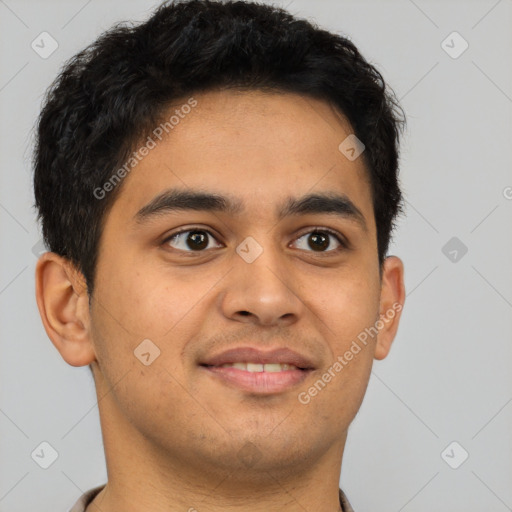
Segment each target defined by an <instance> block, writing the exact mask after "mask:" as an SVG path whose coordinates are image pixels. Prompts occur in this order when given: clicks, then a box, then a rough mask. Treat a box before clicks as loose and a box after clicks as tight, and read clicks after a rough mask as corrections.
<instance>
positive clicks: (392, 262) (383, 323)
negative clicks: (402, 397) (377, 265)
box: [374, 256, 405, 360]
mask: <svg viewBox="0 0 512 512" xmlns="http://www.w3.org/2000/svg"><path fill="white" fill-rule="evenodd" d="M404 302H405V287H404V265H403V263H402V260H401V259H400V258H397V257H396V256H388V257H387V258H386V259H385V260H384V264H383V270H382V281H381V292H380V309H379V316H380V318H379V321H378V329H379V334H378V336H377V343H376V345H375V354H374V357H375V359H378V360H380V359H384V358H385V357H386V356H387V355H388V353H389V350H390V349H391V344H392V343H393V340H394V339H395V335H396V332H397V330H398V324H399V322H400V316H401V314H402V309H403V306H404Z"/></svg>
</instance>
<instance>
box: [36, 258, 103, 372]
mask: <svg viewBox="0 0 512 512" xmlns="http://www.w3.org/2000/svg"><path fill="white" fill-rule="evenodd" d="M81 276H82V275H81V274H80V273H79V272H78V271H77V270H76V269H75V268H74V267H73V265H72V264H71V263H70V262H69V260H67V259H66V258H63V257H62V256H59V255H58V254H56V253H53V252H47V253H44V254H43V255H42V256H41V257H40V258H39V260H38V262H37V265H36V272H35V280H36V301H37V307H38V309H39V314H40V315H41V320H42V322H43V325H44V328H45V331H46V334H47V335H48V337H49V338H50V340H51V341H52V343H53V344H54V345H55V347H56V348H57V350H58V351H59V353H60V355H61V356H62V358H63V359H64V360H65V361H66V362H67V363H68V364H70V365H71V366H85V365H88V364H90V363H91V362H92V361H94V360H95V359H96V357H95V353H94V348H93V344H92V339H91V336H90V327H89V326H90V318H89V303H88V294H87V288H86V286H85V284H84V280H83V277H81Z"/></svg>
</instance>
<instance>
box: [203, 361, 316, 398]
mask: <svg viewBox="0 0 512 512" xmlns="http://www.w3.org/2000/svg"><path fill="white" fill-rule="evenodd" d="M200 368H203V369H204V370H206V371H208V372H209V373H210V374H211V375H213V376H214V377H217V378H219V379H220V380H222V381H223V382H225V383H226V384H231V385H233V386H235V387H237V388H239V389H242V390H244V391H250V392H252V393H262V394H270V393H279V392H282V391H286V390H289V389H291V388H293V387H295V386H297V384H300V383H301V382H303V381H304V380H305V379H306V378H307V376H308V375H309V374H310V373H311V372H312V370H283V371H281V372H248V371H246V370H240V369H238V368H230V367H221V366H201V367H200Z"/></svg>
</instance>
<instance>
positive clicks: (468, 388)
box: [0, 0, 512, 512]
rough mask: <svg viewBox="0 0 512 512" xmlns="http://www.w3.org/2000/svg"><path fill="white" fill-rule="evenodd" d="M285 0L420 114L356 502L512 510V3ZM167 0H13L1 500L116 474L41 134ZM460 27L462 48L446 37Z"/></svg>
mask: <svg viewBox="0 0 512 512" xmlns="http://www.w3.org/2000/svg"><path fill="white" fill-rule="evenodd" d="M276 3H277V4H278V5H282V6H288V8H289V10H290V11H291V12H292V13H294V14H297V15H300V16H304V17H307V18H314V19H315V20H316V21H317V22H318V23H319V24H320V25H323V26H324V27H326V28H329V29H331V30H333V31H336V32H341V33H343V34H345V35H349V36H350V37H351V39H352V40H353V41H354V42H355V43H356V45H358V47H359V48H360V50H361V51H362V52H363V54H364V55H365V56H366V57H367V58H368V59H369V60H370V61H371V62H372V63H374V64H376V65H377V67H378V69H379V70H380V71H381V72H382V73H383V75H384V77H385V78H386V79H387V81H388V82H389V84H390V85H391V86H392V87H393V88H394V89H395V91H396V93H397V96H398V97H399V98H400V99H401V100H402V105H403V107H404V108H405V110H406V113H407V115H408V129H407V135H406V137H405V139H404V143H403V153H402V163H401V179H402V185H403V189H404V193H405V197H406V200H407V216H406V217H405V218H404V219H402V220H401V221H400V222H399V226H398V231H397V233H396V237H395V241H394V244H393V245H392V247H391V253H393V254H397V255H398V256H400V257H401V258H402V259H403V261H404V263H405V268H406V273H405V280H406V288H407V293H408V295H407V300H406V305H405V309H404V313H403V316H402V322H401V326H400V328H399V332H398V335H397V338H396V340H395V343H394V345H393V348H392V351H391V353H390V355H389V357H388V358H387V359H385V360H383V361H378V362H375V365H374V369H373V374H372V377H371V380H370V384H369V387H368V392H367V395H366V397H365V400H364V402H363V405H362V408H361V410H360V412H359V413H358V415H357V417H356V419H355V420H354V422H353V424H352V426H351V428H350V433H349V438H348V443H347V447H346V452H345V457H344V462H343V470H342V478H341V486H342V488H343V489H344V490H345V491H346V493H347V494H348V496H349V499H350V501H351V502H352V505H353V506H354V508H355V510H356V512H370V511H371V512H376V511H379V512H398V511H405V512H423V511H425V512H426V511H431V510H436V511H439V512H444V511H447V512H448V511H450V512H457V511H463V510H464V511H465V512H482V511H486V512H488V511H496V512H501V511H506V510H512V485H511V484H512V403H511V402H512V372H511V371H510V368H511V363H512V321H511V318H512V286H511V285H512V265H511V264H510V263H511V255H512V236H511V233H512V229H511V228H512V188H507V187H512V171H511V169H512V167H511V163H512V162H511V160H512V157H511V151H510V147H511V143H512V138H511V135H512V116H511V111H512V71H511V67H510V63H511V62H512V28H511V27H512V25H511V22H512V0H500V1H496V0H485V1H483V0H482V1H464V2H462V1H460V2H457V1H443V2H442V1H427V0H415V1H412V0H400V1H381V2H376V1H360V2H355V1H340V0H338V1H329V0H321V1H315V2H313V1H306V0H293V1H291V2H290V0H283V1H282V2H276ZM154 5H156V2H154V1H149V0H138V1H133V0H132V1H123V2H121V1H111V2H100V1H99V0H92V1H89V2H87V1H85V0H72V1H66V2H64V1H44V2H36V1H22V0H18V1H16V0H5V1H0V38H1V44H0V56H1V58H0V63H1V75H0V122H1V137H0V158H1V167H0V219H1V220H0V235H1V241H2V242H1V253H0V337H1V338H0V339H1V357H0V379H1V388H0V393H1V395H0V397H1V403H0V406H1V408H0V454H1V455H0V512H7V511H9V512H22V511H23V512H26V511H27V510H38V511H41V512H45V511H47V512H49V511H52V512H55V511H57V510H68V509H69V508H70V506H71V505H72V504H73V503H74V501H75V500H76V499H77V497H78V496H79V495H80V494H81V493H82V492H83V491H85V490H87V489H89V488H91V487H93V486H95V485H98V484H102V483H104V482H105V481H106V469H105V463H104V456H103V446H102V440H101V432H100V428H99V418H98V409H97V404H96V397H95V393H94V384H93V381H92V377H91V376H90V374H89V372H88V370H87V368H73V367H71V366H68V365H67V364H66V363H65V362H64V361H62V360H61V358H60V356H59V354H58V352H57V351H56V350H55V348H54V347H53V345H52V344H51V342H50V341H49V340H48V338H47V336H46V333H45V332H44V329H43V327H42V323H41V321H40V317H39V313H38V311H37V307H36V302H35V298H34V268H35V264H36V256H35V255H34V253H33V247H34V246H36V251H37V247H38V245H37V244H38V241H39V240H40V234H39V229H38V227H37V225H36V223H35V220H34V219H35V213H34V211H33V210H32V208H31V204H32V185H31V168H30V150H31V143H32V132H31V130H32V127H33V124H34V121H35V118H36V116H37V113H38V110H39V107H40V103H41V99H42V95H43V93H44V91H45V89H46V87H47V86H48V85H49V84H50V82H51V81H52V80H53V78H54V77H55V76H56V74H57V71H58V69H59V68H60V66H61V65H62V63H63V62H64V61H65V60H66V59H67V58H69V57H71V56H72V55H73V54H74V53H76V52H77V51H78V50H80V49H82V48H83V47H84V46H85V45H86V44H88V43H90V42H91V41H92V40H93V39H94V38H95V37H96V36H97V35H98V34H100V32H102V31H103V30H105V29H107V28H109V27H110V26H111V24H112V23H113V22H115V21H118V20H128V19H132V20H143V19H145V18H146V17H147V16H148V14H149V12H150V11H151V10H152V8H153V6H154ZM43 31H47V32H49V33H50V34H51V35H52V37H53V38H54V39H55V40H56V41H57V42H58V45H59V46H58V48H57V50H56V51H55V52H54V53H53V54H52V55H51V56H49V57H48V58H46V59H43V58H41V57H40V56H39V55H38V54H37V53H36V52H35V51H34V50H33V49H32V48H31V42H32V41H33V40H34V39H36V38H37V36H38V35H39V34H40V33H41V32H43ZM454 31H457V32H458V33H459V34H460V35H461V36H462V37H463V38H464V40H466V41H467V43H468V44H469V48H468V49H467V50H466V51H465V52H464V53H462V54H461V55H460V56H458V58H452V57H451V56H450V55H448V53H447V52H446V51H445V50H444V49H443V47H442V41H443V40H445V39H446V38H447V36H449V34H451V33H452V32H454ZM457 37H458V36H451V37H450V38H448V40H447V42H446V43H445V47H446V45H449V46H451V48H447V49H448V50H449V51H450V52H451V53H452V54H454V52H457V53H458V52H459V51H460V50H461V49H462V48H463V46H462V44H463V41H462V40H460V39H457ZM453 237H456V238H457V240H455V241H454V242H453V241H452V244H455V245H453V247H452V246H451V245H449V246H448V248H446V249H444V252H443V247H445V245H446V244H447V243H448V241H449V240H450V239H452V238H453ZM462 244H464V246H465V247H467V253H466V254H465V255H463V256H462V251H461V248H462V247H463V246H462ZM454 249H455V250H456V251H457V257H456V258H455V253H453V252H452V253H451V254H450V251H453V250H454ZM445 253H446V255H445ZM454 258H455V259H456V260H455V261H452V260H453V259H454ZM43 441H47V442H48V443H50V444H51V445H52V446H53V447H54V448H55V449H56V450H57V452H58V458H57V460H56V461H55V462H54V463H53V464H52V465H51V466H50V467H49V468H48V469H46V470H45V469H42V468H41V467H39V465H37V464H36V463H35V462H34V460H33V459H32V458H31V453H32V452H33V450H34V449H35V448H36V447H38V446H39V445H40V443H41V442H43ZM453 441H456V442H457V443H458V444H457V445H455V447H453V445H452V447H451V448H449V449H448V450H447V452H445V448H446V447H447V446H448V445H450V443H452V442H453ZM463 450H465V451H467V452H468V454H469V457H468V459H467V460H466V461H465V462H464V463H463V464H461V465H460V466H459V467H458V468H457V469H453V468H452V467H450V466H449V465H448V463H447V461H448V462H450V463H451V464H452V465H455V466H456V465H458V464H460V462H461V460H462V455H463V454H464V451H463ZM443 453H445V455H444V457H443V456H442V454H443Z"/></svg>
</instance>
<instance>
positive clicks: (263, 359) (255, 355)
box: [200, 347, 314, 370]
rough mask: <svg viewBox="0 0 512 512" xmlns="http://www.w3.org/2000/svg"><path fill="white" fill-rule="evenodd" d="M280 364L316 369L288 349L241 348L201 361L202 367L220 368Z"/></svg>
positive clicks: (305, 358) (305, 359)
mask: <svg viewBox="0 0 512 512" xmlns="http://www.w3.org/2000/svg"><path fill="white" fill-rule="evenodd" d="M246 362H249V363H259V364H268V363H280V364H290V365H294V366H296V367H297V368H302V369H308V370H312V369H314V364H313V362H312V361H311V360H310V359H309V358H307V357H305V356H303V355H301V354H298V353H297V352H294V351H293V350H290V349H288V348H285V347H283V348H276V349H274V350H269V351H263V350H260V349H256V348H252V347H239V348H232V349H230V350H226V351H225V352H222V353H220V354H217V355H215V356H212V357H208V358H207V359H205V360H204V361H201V362H200V364H201V365H209V366H220V365H222V364H226V363H246Z"/></svg>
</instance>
